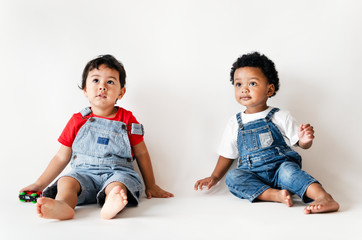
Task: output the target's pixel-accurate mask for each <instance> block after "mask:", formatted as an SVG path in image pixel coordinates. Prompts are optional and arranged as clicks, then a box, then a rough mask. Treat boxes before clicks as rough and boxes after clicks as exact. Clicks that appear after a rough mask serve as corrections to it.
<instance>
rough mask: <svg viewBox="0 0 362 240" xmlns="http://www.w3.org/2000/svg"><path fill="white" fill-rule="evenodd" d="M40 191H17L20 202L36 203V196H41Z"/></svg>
mask: <svg viewBox="0 0 362 240" xmlns="http://www.w3.org/2000/svg"><path fill="white" fill-rule="evenodd" d="M42 194H43V193H42V192H33V191H25V192H21V193H19V199H20V202H32V203H36V200H37V199H38V197H41V196H42Z"/></svg>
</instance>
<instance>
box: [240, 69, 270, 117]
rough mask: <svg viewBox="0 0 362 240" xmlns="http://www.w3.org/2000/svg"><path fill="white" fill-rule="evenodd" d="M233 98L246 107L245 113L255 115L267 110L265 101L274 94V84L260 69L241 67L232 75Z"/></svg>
mask: <svg viewBox="0 0 362 240" xmlns="http://www.w3.org/2000/svg"><path fill="white" fill-rule="evenodd" d="M234 88H235V98H236V101H237V102H238V103H240V104H241V105H243V106H245V107H246V111H245V113H256V112H261V111H264V110H265V109H267V107H268V106H267V104H266V102H267V100H268V98H269V97H270V96H271V95H273V93H274V84H269V83H268V79H267V78H266V76H265V75H264V74H263V72H262V71H261V69H259V68H257V67H241V68H238V69H236V71H235V73H234Z"/></svg>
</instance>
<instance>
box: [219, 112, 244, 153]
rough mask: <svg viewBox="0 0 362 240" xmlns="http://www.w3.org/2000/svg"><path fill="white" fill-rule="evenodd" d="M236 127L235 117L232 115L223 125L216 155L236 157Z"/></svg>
mask: <svg viewBox="0 0 362 240" xmlns="http://www.w3.org/2000/svg"><path fill="white" fill-rule="evenodd" d="M237 127H238V126H237V121H236V117H235V116H233V117H232V118H231V119H230V120H229V122H228V123H227V125H226V127H225V130H224V133H223V135H222V138H221V143H220V145H219V148H218V151H217V153H218V155H220V156H222V157H225V158H228V159H237V158H238V155H239V153H238V148H237V129H238V128H237ZM235 129H236V130H235Z"/></svg>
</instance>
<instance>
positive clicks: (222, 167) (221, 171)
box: [194, 156, 233, 191]
mask: <svg viewBox="0 0 362 240" xmlns="http://www.w3.org/2000/svg"><path fill="white" fill-rule="evenodd" d="M232 163H233V159H229V158H225V157H223V156H220V157H219V160H218V161H217V164H216V166H215V169H214V171H213V172H212V174H211V176H210V177H207V178H204V179H200V180H198V181H197V182H196V183H195V186H194V189H195V190H196V191H197V190H198V189H200V190H202V187H203V186H207V190H209V189H210V188H211V187H212V186H214V185H215V184H216V183H218V182H219V181H220V179H221V178H222V177H223V176H224V175H225V173H226V172H227V171H228V170H229V168H230V166H231V164H232Z"/></svg>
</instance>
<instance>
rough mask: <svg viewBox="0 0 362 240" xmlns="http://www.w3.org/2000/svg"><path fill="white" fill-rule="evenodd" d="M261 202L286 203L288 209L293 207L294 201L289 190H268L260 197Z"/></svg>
mask: <svg viewBox="0 0 362 240" xmlns="http://www.w3.org/2000/svg"><path fill="white" fill-rule="evenodd" d="M258 199H259V200H261V201H272V202H280V203H284V204H285V205H287V206H288V207H291V206H293V199H292V196H291V195H290V193H289V191H288V190H285V189H282V190H279V189H274V188H268V189H267V190H265V191H264V192H263V193H262V194H260V195H259V197H258Z"/></svg>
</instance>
